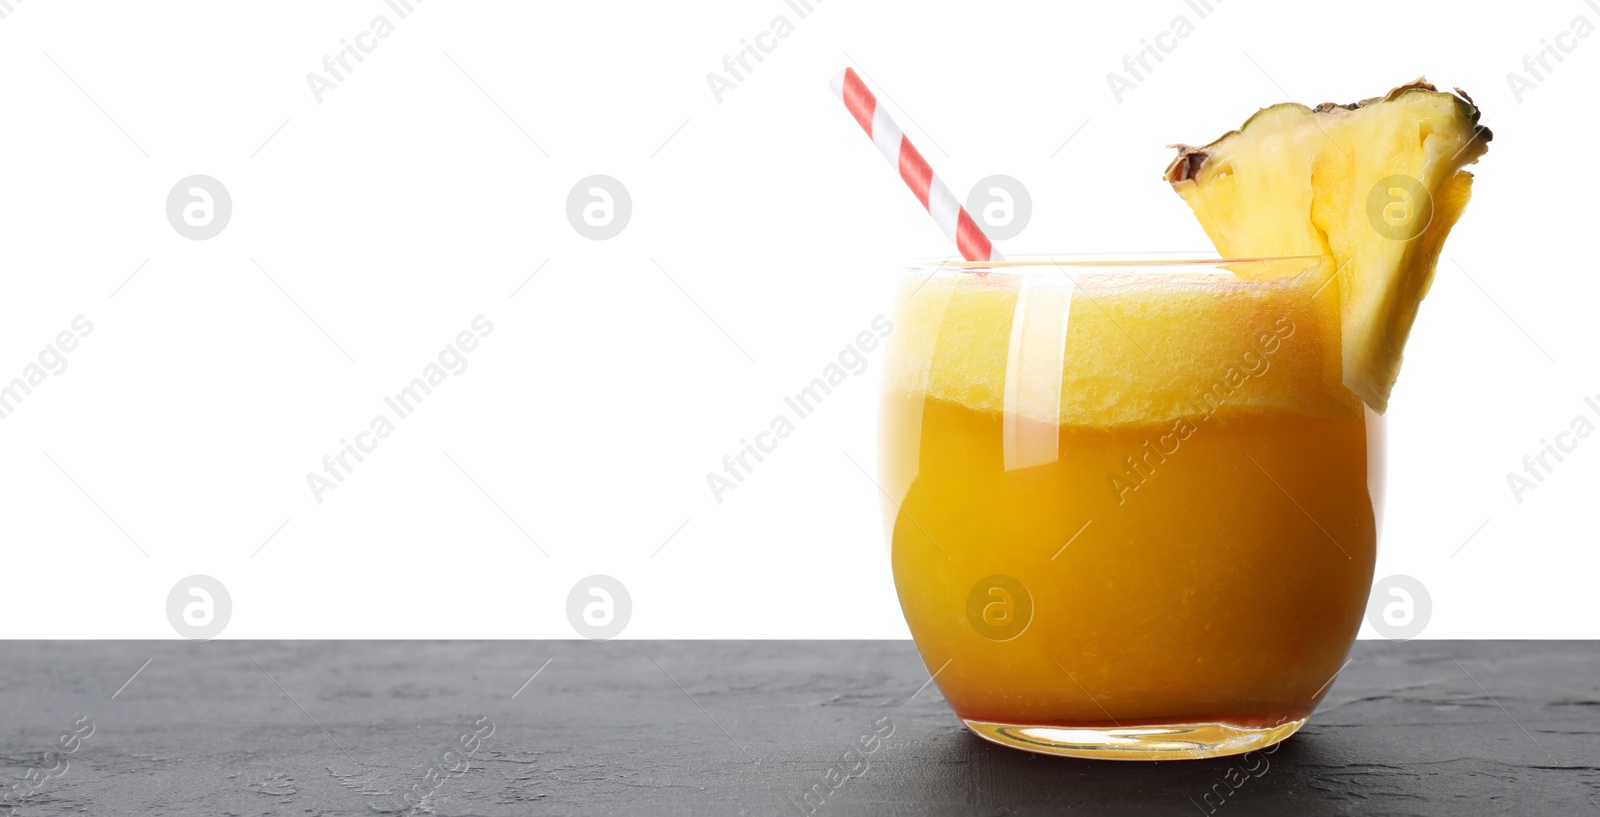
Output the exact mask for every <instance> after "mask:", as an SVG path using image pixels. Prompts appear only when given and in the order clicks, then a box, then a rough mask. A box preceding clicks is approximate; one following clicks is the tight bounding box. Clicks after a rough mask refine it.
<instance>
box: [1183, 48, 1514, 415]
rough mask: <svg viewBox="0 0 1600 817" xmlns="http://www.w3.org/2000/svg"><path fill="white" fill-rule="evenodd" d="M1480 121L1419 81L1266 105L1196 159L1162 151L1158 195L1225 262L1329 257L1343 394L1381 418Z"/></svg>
mask: <svg viewBox="0 0 1600 817" xmlns="http://www.w3.org/2000/svg"><path fill="white" fill-rule="evenodd" d="M1478 118H1479V115H1478V108H1477V106H1476V105H1474V104H1473V102H1472V99H1471V98H1470V97H1468V96H1467V95H1466V93H1465V92H1463V91H1461V90H1460V89H1459V88H1458V89H1456V93H1455V94H1449V93H1443V92H1440V91H1439V90H1438V89H1436V88H1434V87H1433V86H1432V85H1429V84H1428V83H1427V82H1426V81H1424V80H1420V79H1419V80H1418V81H1416V82H1413V83H1411V84H1409V85H1403V86H1401V87H1399V88H1396V89H1394V90H1393V91H1390V92H1389V93H1388V94H1387V95H1385V96H1383V97H1377V98H1373V99H1368V100H1364V101H1361V102H1357V103H1355V104H1352V105H1334V104H1332V103H1324V104H1322V105H1318V106H1317V107H1316V108H1307V107H1305V106H1304V105H1298V104H1294V103H1285V104H1281V105H1274V106H1272V107H1270V108H1263V109H1262V110H1260V111H1258V112H1257V113H1256V115H1255V116H1252V117H1250V119H1249V120H1248V121H1246V122H1245V123H1244V125H1242V126H1241V127H1240V129H1239V130H1236V131H1232V132H1230V133H1227V134H1224V135H1223V136H1222V138H1220V139H1218V140H1217V141H1215V142H1212V143H1211V144H1209V145H1206V146H1205V147H1191V146H1188V145H1174V147H1176V148H1177V149H1178V156H1177V158H1176V159H1174V160H1173V162H1172V164H1171V165H1170V166H1168V168H1167V181H1169V182H1171V183H1172V187H1173V189H1174V190H1176V191H1177V193H1178V195H1180V196H1182V197H1183V199H1184V201H1186V202H1188V204H1189V207H1190V208H1191V209H1192V210H1194V214H1195V217H1196V218H1198V219H1199V220H1200V224H1201V226H1202V227H1204V228H1205V231H1206V234H1207V235H1208V236H1210V238H1211V242H1212V243H1213V244H1215V245H1216V248H1217V251H1218V252H1220V253H1221V254H1222V255H1223V257H1225V258H1251V257H1263V256H1282V255H1326V256H1332V257H1333V259H1334V266H1333V268H1334V270H1335V272H1334V273H1333V276H1334V278H1335V279H1337V282H1338V286H1337V290H1335V288H1333V287H1327V290H1328V292H1329V293H1330V294H1329V295H1328V296H1325V297H1327V298H1328V299H1329V302H1330V307H1331V305H1332V304H1333V302H1334V300H1335V299H1334V298H1333V295H1332V293H1334V292H1335V291H1336V292H1337V299H1336V304H1337V307H1338V309H1339V310H1340V326H1341V335H1342V350H1343V379H1344V384H1345V386H1346V387H1347V388H1349V389H1350V390H1351V391H1352V392H1354V393H1355V394H1356V395H1357V396H1358V397H1360V398H1361V399H1362V400H1363V401H1365V402H1366V404H1367V405H1369V406H1371V407H1372V408H1373V409H1374V410H1375V411H1377V412H1379V413H1382V412H1383V411H1384V410H1385V409H1387V408H1388V403H1389V393H1390V390H1391V389H1392V388H1393V387H1394V382H1395V379H1396V378H1397V377H1399V375H1400V360H1401V352H1402V350H1403V349H1404V348H1405V343H1406V338H1407V336H1409V335H1410V333H1411V324H1412V322H1413V321H1414V320H1415V319H1416V316H1417V307H1418V306H1419V305H1420V304H1421V303H1422V298H1423V296H1424V295H1426V294H1427V293H1428V286H1429V284H1431V283H1432V282H1433V273H1434V267H1435V266H1436V265H1437V263H1438V260H1439V252H1440V250H1441V249H1442V248H1443V246H1444V238H1445V236H1446V235H1448V234H1449V232H1450V228H1451V227H1452V226H1454V225H1455V223H1456V219H1458V218H1460V216H1461V212H1462V210H1464V209H1465V208H1466V206H1467V200H1468V199H1469V198H1470V197H1471V195H1472V174H1471V173H1468V172H1466V171H1464V170H1462V169H1461V168H1462V167H1463V166H1465V165H1468V164H1471V163H1473V162H1475V161H1477V160H1478V157H1480V156H1482V155H1483V154H1484V152H1485V151H1487V150H1488V142H1489V140H1490V139H1491V138H1492V134H1491V133H1490V132H1489V131H1488V130H1487V129H1486V128H1483V127H1480V126H1479V125H1478ZM1330 280H1332V279H1330Z"/></svg>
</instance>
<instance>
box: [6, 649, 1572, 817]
mask: <svg viewBox="0 0 1600 817" xmlns="http://www.w3.org/2000/svg"><path fill="white" fill-rule="evenodd" d="M0 650H3V660H0V776H3V777H0V781H3V785H4V786H6V787H11V786H17V787H19V788H20V789H21V790H22V791H24V792H30V790H31V792H30V793H29V794H28V795H27V796H26V797H21V798H17V799H15V800H14V801H13V802H14V803H15V809H16V810H15V813H16V814H20V815H30V814H38V815H45V814H94V815H110V814H159V815H190V814H193V815H206V817H219V816H221V815H255V814H323V815H357V814H365V815H370V814H378V813H383V812H397V811H402V810H404V809H405V803H404V802H403V801H402V800H401V798H402V796H403V794H404V793H405V792H407V791H411V792H420V793H425V794H427V799H426V800H424V801H423V803H422V804H423V806H424V808H423V809H418V810H417V812H416V813H424V812H433V813H438V814H446V815H530V814H531V815H541V814H581V815H591V814H593V815H607V814H640V815H674V814H791V815H793V814H810V813H813V812H814V813H816V814H829V815H855V814H861V815H942V814H950V815H1010V814H1058V813H1063V812H1067V813H1074V814H1080V813H1081V814H1180V815H1181V814H1194V813H1196V812H1199V813H1202V814H1211V813H1221V814H1230V815H1248V814H1290V815H1318V814H1361V815H1373V814H1440V815H1452V817H1459V815H1465V814H1471V815H1480V814H1557V815H1574V814H1600V642H1412V643H1409V644H1394V643H1386V642H1363V643H1360V644H1358V645H1357V647H1356V650H1355V654H1354V657H1353V661H1352V662H1351V663H1350V665H1349V666H1348V667H1347V668H1346V669H1345V671H1344V673H1343V674H1342V675H1340V676H1339V678H1338V680H1337V681H1336V682H1335V685H1334V686H1333V688H1332V690H1331V691H1330V693H1329V695H1328V698H1327V700H1326V701H1325V702H1324V703H1323V706H1322V708H1321V709H1320V710H1319V711H1318V712H1317V714H1316V715H1315V716H1314V717H1313V719H1312V721H1311V723H1310V724H1309V725H1308V726H1307V727H1306V728H1305V729H1304V730H1302V731H1301V732H1300V734H1299V735H1297V736H1295V737H1294V738H1292V739H1290V740H1289V741H1288V742H1286V743H1285V744H1283V745H1282V746H1280V747H1279V750H1278V751H1276V752H1275V753H1273V754H1271V755H1270V756H1265V757H1259V758H1256V757H1249V756H1246V757H1249V759H1248V760H1245V759H1241V758H1223V759H1217V760H1204V761H1188V762H1166V763H1114V762H1105V761H1100V762H1093V761H1080V760H1069V759H1059V758H1050V757H1040V756H1035V755H1030V754H1025V753H1022V752H1017V751H1013V750H1010V749H1005V748H1002V747H998V746H992V745H989V744H987V743H984V742H983V741H981V740H979V739H978V738H976V737H974V736H973V735H971V734H969V733H968V732H967V731H966V729H965V728H963V727H962V726H961V725H960V724H959V723H958V722H957V721H956V720H955V718H954V716H952V715H951V714H950V712H949V710H948V709H947V708H946V706H945V703H944V701H943V700H942V699H941V698H940V696H939V693H938V689H937V687H934V686H932V685H928V686H926V687H924V684H925V682H926V681H927V680H928V673H927V670H926V669H924V668H923V666H922V663H921V662H920V661H919V660H918V658H917V655H916V652H915V650H914V649H913V648H912V646H911V645H910V644H909V643H904V642H859V641H857V642H822V641H765V642H701V641H667V642H638V641H634V642H628V641H618V642H609V643H590V642H425V643H419V642H396V641H391V642H251V641H243V642H240V641H218V642H211V643H190V642H7V643H3V644H0ZM536 673H537V675H536ZM130 678H131V680H130ZM530 678H531V680H530ZM919 690H920V691H919ZM63 737H65V740H63ZM863 738H865V739H866V740H865V741H863ZM463 739H464V740H463ZM863 743H865V745H867V746H870V747H873V749H874V750H873V751H870V753H868V752H862V753H861V755H860V757H862V758H864V761H863V760H860V759H855V760H852V762H849V763H844V764H839V765H843V766H845V767H848V768H849V769H850V771H851V772H854V773H853V774H851V775H849V776H847V777H843V778H842V783H839V784H838V785H837V786H836V785H835V783H837V782H838V781H839V780H840V779H841V778H840V777H838V776H835V777H834V778H832V780H831V781H830V777H829V769H830V767H833V768H838V766H837V765H836V761H839V760H840V759H841V758H843V757H845V756H846V752H847V750H849V749H850V748H851V747H852V746H860V745H863ZM58 744H59V745H61V746H65V747H69V748H71V749H72V750H73V751H71V752H70V753H64V754H63V755H62V756H59V757H58V756H56V755H49V756H47V755H46V751H47V750H50V749H52V748H55V747H57V746H58ZM452 751H453V752H454V753H453V754H447V753H451V752H452ZM463 761H464V764H463ZM30 769H33V770H35V771H34V772H32V775H33V777H32V778H31V779H30V778H28V775H29V773H30V772H29V770H30ZM430 770H431V773H430ZM34 787H37V788H34ZM808 791H810V792H812V796H811V802H810V804H809V805H808V804H807V803H806V800H805V798H804V795H805V793H806V792H808ZM819 791H821V792H826V796H825V797H822V796H819V795H818V794H816V792H819ZM1208 794H1209V797H1208V796H1207V795H1208ZM414 796H415V795H414ZM4 813H5V810H4V809H3V808H0V814H4Z"/></svg>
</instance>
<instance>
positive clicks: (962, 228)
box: [830, 68, 1003, 261]
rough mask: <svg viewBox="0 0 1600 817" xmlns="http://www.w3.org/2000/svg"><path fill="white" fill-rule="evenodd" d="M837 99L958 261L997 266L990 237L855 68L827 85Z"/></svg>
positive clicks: (997, 257) (846, 70) (845, 70)
mask: <svg viewBox="0 0 1600 817" xmlns="http://www.w3.org/2000/svg"><path fill="white" fill-rule="evenodd" d="M830 84H831V85H832V87H833V93H834V95H835V96H837V97H839V98H840V99H842V100H844V106H845V107H846V108H848V109H849V110H850V115H851V116H854V117H855V118H856V122H858V123H860V125H861V129H862V130H864V131H866V132H867V136H869V137H871V138H872V142H873V144H875V145H877V146H878V152H879V153H882V154H883V158H885V159H888V160H889V164H890V165H892V166H893V167H894V168H896V169H897V170H899V171H900V178H901V179H903V180H905V183H906V186H908V187H910V188H911V192H912V194H913V195H915V196H916V197H917V201H920V202H922V207H923V209H925V210H927V211H928V215H930V216H933V220H934V223H936V224H938V225H939V229H941V230H943V231H944V234H945V236H946V237H948V238H949V239H950V240H951V241H953V242H955V245H956V249H958V250H960V251H961V257H962V258H965V259H967V260H968V261H1001V260H1003V259H1002V258H1001V257H1000V251H999V250H996V249H995V248H994V246H993V245H992V244H990V243H989V237H988V236H986V235H984V234H983V231H982V230H980V229H978V224H977V222H975V221H973V220H972V216H969V215H967V208H965V207H962V206H961V202H959V201H957V200H956V197H955V196H953V195H951V193H950V188H948V187H945V186H944V182H941V181H939V177H938V176H935V175H933V168H931V167H928V162H927V160H926V159H923V158H922V154H921V153H918V152H917V149H916V147H915V146H914V145H912V144H911V140H910V139H907V138H906V136H905V134H904V133H903V132H901V130H900V126H898V125H896V124H895V123H894V120H893V119H890V118H889V112H888V111H885V110H884V109H883V106H882V105H879V104H878V98H877V97H875V96H873V95H872V92H871V91H869V90H867V86H866V85H864V84H862V82H861V77H858V76H856V72H855V69H853V68H846V69H844V70H843V71H840V72H839V73H838V74H837V75H836V76H834V78H833V82H832V83H830Z"/></svg>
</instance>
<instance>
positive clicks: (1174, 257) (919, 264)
mask: <svg viewBox="0 0 1600 817" xmlns="http://www.w3.org/2000/svg"><path fill="white" fill-rule="evenodd" d="M1202 256H1205V253H1200V252H1192V251H1182V252H1147V253H1051V254H1030V255H1018V256H1009V257H1007V258H1006V259H1005V260H1003V261H967V260H965V259H963V258H959V257H954V256H952V257H946V258H937V257H922V258H913V259H911V260H910V261H908V262H907V263H906V270H907V271H909V272H928V271H930V270H931V271H933V272H939V271H941V270H953V271H959V272H974V271H979V270H982V271H988V272H998V273H1002V274H1003V273H1008V272H1011V273H1023V272H1027V271H1028V270H1030V269H1040V268H1050V267H1076V268H1097V267H1098V268H1107V269H1118V268H1130V267H1142V268H1149V267H1163V268H1171V269H1174V270H1179V269H1184V268H1195V267H1217V266H1222V265H1224V264H1270V263H1275V262H1283V261H1306V262H1321V261H1331V260H1332V256H1327V255H1276V256H1265V255H1264V256H1254V257H1241V258H1223V257H1221V256H1218V255H1214V254H1213V255H1212V256H1210V257H1202Z"/></svg>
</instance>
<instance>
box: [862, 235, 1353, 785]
mask: <svg viewBox="0 0 1600 817" xmlns="http://www.w3.org/2000/svg"><path fill="white" fill-rule="evenodd" d="M1332 274H1333V270H1332V267H1331V264H1330V263H1329V262H1328V260H1327V259H1324V258H1296V259H1273V260H1258V261H1244V262H1155V263H1119V264H1105V263H1087V262H1081V261H1080V262H1066V261H1062V262H1060V263H1057V262H1054V261H1028V262H1016V263H1001V264H982V265H978V264H967V265H957V266H956V267H955V268H951V267H950V266H949V265H940V268H938V269H935V268H934V267H932V266H931V265H930V266H928V267H923V268H919V269H913V270H912V271H910V273H909V274H908V275H907V278H906V282H905V285H904V289H903V291H902V293H901V296H900V301H899V304H898V307H897V310H896V313H895V319H894V326H895V330H894V334H893V335H892V336H891V338H890V349H889V363H888V367H887V370H886V375H885V392H884V398H883V400H884V402H883V406H884V408H883V414H882V422H883V429H882V430H883V435H882V439H883V444H882V445H883V448H882V451H881V463H882V477H883V481H882V485H883V488H884V489H885V491H886V493H887V494H888V495H889V497H890V499H891V502H892V504H893V507H892V508H890V510H889V513H890V519H891V521H890V525H889V527H890V530H891V533H890V540H891V545H890V547H891V558H892V563H893V569H894V578H895V584H896V587H897V590H898V593H899V597H900V604H901V607H902V609H903V611H904V613H905V617H906V621H907V623H908V624H909V625H910V629H911V633H912V635H913V637H914V638H915V640H916V643H917V646H918V649H919V650H920V651H921V653H922V656H923V659H924V661H925V663H926V664H927V666H928V670H929V672H930V673H935V680H936V682H937V684H938V686H939V689H940V690H941V691H942V692H943V693H944V696H945V698H946V700H947V701H948V702H949V704H950V706H951V707H952V709H953V710H954V711H955V713H956V715H957V716H958V717H960V718H961V719H962V721H963V722H965V723H966V724H967V725H968V726H969V727H971V728H972V729H973V730H974V731H976V732H977V733H978V734H980V735H982V736H983V737H985V738H987V739H990V740H993V741H996V742H1000V743H1006V744H1011V745H1016V746H1020V747H1023V748H1028V749H1032V750H1034V751H1044V752H1050V753H1055V754H1064V755H1076V756H1088V757H1111V758H1125V759H1166V758H1180V757H1204V756H1213V755H1224V754H1234V753H1239V752H1245V751H1250V750H1251V749H1256V748H1260V747H1264V746H1267V745H1270V744H1272V743H1275V742H1277V741H1279V740H1282V739H1283V738H1284V737H1286V736H1288V735H1289V734H1292V733H1293V732H1294V731H1295V730H1296V729H1298V728H1299V727H1300V726H1301V725H1302V724H1303V723H1305V721H1306V718H1307V717H1308V716H1309V715H1310V714H1311V711H1312V709H1313V708H1315V707H1316V705H1317V702H1318V701H1319V700H1320V699H1321V697H1322V695H1323V694H1324V693H1325V692H1326V690H1327V688H1328V686H1329V685H1330V681H1331V680H1332V679H1333V677H1334V676H1335V674H1336V673H1337V672H1338V671H1339V670H1340V668H1341V667H1342V665H1343V664H1344V662H1345V658H1346V655H1347V653H1348V652H1349V649H1350V646H1351V643H1352V642H1353V641H1354V639H1355V636H1356V632H1357V629H1358V627H1359V625H1360V621H1361V618H1362V614H1363V611H1364V608H1365V605H1366V600H1367V594H1368V589H1369V587H1370V584H1371V581H1372V571H1373V562H1374V557H1375V548H1376V542H1377V531H1378V523H1379V515H1380V509H1381V489H1382V469H1383V458H1382V445H1381V436H1382V423H1381V418H1380V417H1379V416H1378V415H1377V414H1375V413H1374V412H1372V411H1371V410H1370V409H1368V408H1367V407H1366V406H1365V405H1364V404H1363V403H1362V402H1361V400H1359V399H1357V398H1356V397H1355V396H1354V395H1352V394H1351V392H1350V391H1349V390H1348V389H1347V388H1345V387H1344V386H1343V385H1342V383H1341V377H1340V346H1339V337H1340V335H1339V319H1340V318H1339V311H1338V293H1337V287H1329V286H1327V284H1328V283H1329V282H1330V280H1331V279H1332Z"/></svg>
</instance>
